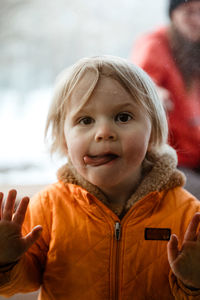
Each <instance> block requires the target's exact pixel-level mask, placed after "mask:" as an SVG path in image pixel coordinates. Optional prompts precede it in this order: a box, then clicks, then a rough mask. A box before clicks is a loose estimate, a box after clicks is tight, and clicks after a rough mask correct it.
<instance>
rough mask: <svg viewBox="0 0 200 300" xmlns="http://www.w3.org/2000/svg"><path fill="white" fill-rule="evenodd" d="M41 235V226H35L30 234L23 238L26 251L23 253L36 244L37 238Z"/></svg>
mask: <svg viewBox="0 0 200 300" xmlns="http://www.w3.org/2000/svg"><path fill="white" fill-rule="evenodd" d="M41 233H42V226H41V225H37V226H35V227H34V228H33V229H32V230H31V232H29V233H28V234H27V235H26V236H25V237H24V241H25V244H26V250H25V251H27V250H28V249H29V248H30V247H31V246H32V245H33V244H34V243H35V242H36V240H37V239H38V238H39V236H40V234H41Z"/></svg>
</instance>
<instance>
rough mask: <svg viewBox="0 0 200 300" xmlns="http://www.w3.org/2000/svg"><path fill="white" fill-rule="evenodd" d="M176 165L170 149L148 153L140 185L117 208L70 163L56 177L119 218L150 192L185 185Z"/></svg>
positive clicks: (174, 156) (173, 154)
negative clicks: (78, 189) (123, 203)
mask: <svg viewBox="0 0 200 300" xmlns="http://www.w3.org/2000/svg"><path fill="white" fill-rule="evenodd" d="M176 165H177V157H176V154H175V151H174V150H172V148H171V147H167V150H165V152H164V153H162V154H158V153H155V152H150V153H148V154H147V156H146V159H145V161H144V163H143V170H142V174H143V176H142V179H141V181H140V184H139V185H138V187H137V189H136V190H135V191H134V192H133V194H132V196H131V197H130V199H128V201H127V202H126V203H125V205H123V206H118V207H117V208H116V206H115V207H114V206H113V205H112V203H110V202H109V200H108V199H107V198H106V196H105V195H104V193H103V192H102V191H101V190H100V189H99V188H98V187H97V186H94V185H93V184H91V183H90V182H88V181H86V180H85V179H84V178H83V177H82V176H81V175H80V174H78V173H77V171H76V170H75V168H74V167H73V166H72V164H71V163H68V164H65V165H64V166H63V167H61V168H60V169H59V170H58V173H57V176H58V180H61V181H62V182H63V183H64V184H68V183H72V184H75V185H79V186H81V187H83V188H84V189H86V190H87V191H88V192H90V193H91V194H93V195H94V196H95V197H97V198H98V199H99V200H101V201H102V202H103V203H104V204H106V205H107V206H108V207H109V208H110V209H111V210H113V211H114V213H116V214H117V215H118V216H120V215H121V214H122V213H126V212H127V211H128V210H129V209H130V208H131V206H132V205H133V204H134V203H135V202H137V201H138V200H139V199H141V198H143V197H144V196H146V195H148V194H149V193H151V192H154V191H158V192H161V191H163V190H169V189H171V188H174V187H177V186H183V185H184V184H185V176H184V174H183V173H181V172H180V171H178V170H177V169H176Z"/></svg>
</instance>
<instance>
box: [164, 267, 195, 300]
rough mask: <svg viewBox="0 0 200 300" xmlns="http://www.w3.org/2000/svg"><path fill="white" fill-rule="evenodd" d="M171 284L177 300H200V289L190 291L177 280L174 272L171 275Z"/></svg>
mask: <svg viewBox="0 0 200 300" xmlns="http://www.w3.org/2000/svg"><path fill="white" fill-rule="evenodd" d="M169 283H170V286H171V291H172V294H173V295H174V297H175V299H176V300H200V289H199V290H196V291H192V290H190V289H188V288H187V287H185V286H184V285H183V284H182V283H181V282H180V280H178V279H177V278H176V276H175V275H174V274H173V272H172V271H170V274H169Z"/></svg>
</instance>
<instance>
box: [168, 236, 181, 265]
mask: <svg viewBox="0 0 200 300" xmlns="http://www.w3.org/2000/svg"><path fill="white" fill-rule="evenodd" d="M167 254H168V261H169V264H170V265H171V264H172V263H173V261H175V259H176V258H177V256H178V254H179V250H178V238H177V236H176V235H175V234H172V235H171V238H170V241H169V242H168V244H167Z"/></svg>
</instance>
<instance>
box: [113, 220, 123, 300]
mask: <svg viewBox="0 0 200 300" xmlns="http://www.w3.org/2000/svg"><path fill="white" fill-rule="evenodd" d="M120 238H121V224H120V223H119V222H116V223H115V240H116V256H115V257H116V259H115V297H114V299H115V300H118V296H119V295H118V291H119V241H120Z"/></svg>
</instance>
